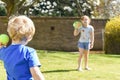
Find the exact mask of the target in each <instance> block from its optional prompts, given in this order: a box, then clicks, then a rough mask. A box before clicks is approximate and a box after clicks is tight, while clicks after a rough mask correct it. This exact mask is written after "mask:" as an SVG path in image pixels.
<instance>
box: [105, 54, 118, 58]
mask: <svg viewBox="0 0 120 80" xmlns="http://www.w3.org/2000/svg"><path fill="white" fill-rule="evenodd" d="M107 57H111V58H120V55H107Z"/></svg>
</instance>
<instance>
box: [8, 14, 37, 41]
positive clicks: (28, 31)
mask: <svg viewBox="0 0 120 80" xmlns="http://www.w3.org/2000/svg"><path fill="white" fill-rule="evenodd" d="M7 31H8V34H9V36H10V37H11V38H12V40H19V41H22V40H23V39H25V38H26V39H27V40H28V41H30V40H31V39H32V37H33V35H34V34H35V27H34V23H33V21H32V20H31V19H30V18H28V17H26V16H23V15H21V16H15V17H13V18H11V19H10V20H9V22H8V28H7Z"/></svg>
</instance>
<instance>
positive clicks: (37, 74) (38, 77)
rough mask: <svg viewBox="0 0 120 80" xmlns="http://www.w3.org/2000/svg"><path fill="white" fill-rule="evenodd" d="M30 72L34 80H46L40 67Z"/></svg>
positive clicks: (33, 68) (31, 69)
mask: <svg viewBox="0 0 120 80" xmlns="http://www.w3.org/2000/svg"><path fill="white" fill-rule="evenodd" d="M30 72H31V74H32V76H33V78H34V80H45V79H44V76H43V74H42V73H41V71H40V70H39V67H37V66H36V67H31V68H30Z"/></svg>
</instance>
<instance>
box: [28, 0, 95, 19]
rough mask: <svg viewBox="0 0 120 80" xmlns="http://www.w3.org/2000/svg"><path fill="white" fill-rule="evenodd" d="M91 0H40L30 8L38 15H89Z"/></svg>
mask: <svg viewBox="0 0 120 80" xmlns="http://www.w3.org/2000/svg"><path fill="white" fill-rule="evenodd" d="M92 1H93V0H42V1H41V2H40V3H38V4H36V5H34V6H33V7H31V9H30V13H31V15H38V16H61V17H62V16H82V15H88V16H91V15H92V14H91V12H92V11H93V6H92Z"/></svg>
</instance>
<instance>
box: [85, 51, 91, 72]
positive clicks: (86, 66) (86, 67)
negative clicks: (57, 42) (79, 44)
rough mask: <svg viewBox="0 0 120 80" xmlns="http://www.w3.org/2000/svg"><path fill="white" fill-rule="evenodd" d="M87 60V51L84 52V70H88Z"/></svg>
mask: <svg viewBox="0 0 120 80" xmlns="http://www.w3.org/2000/svg"><path fill="white" fill-rule="evenodd" d="M88 58H89V50H84V60H85V69H86V70H90V68H89V67H88Z"/></svg>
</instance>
